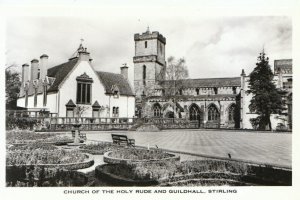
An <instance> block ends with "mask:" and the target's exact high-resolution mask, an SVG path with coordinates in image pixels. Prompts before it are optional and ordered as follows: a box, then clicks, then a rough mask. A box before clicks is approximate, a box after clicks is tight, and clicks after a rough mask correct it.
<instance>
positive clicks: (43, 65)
mask: <svg viewBox="0 0 300 200" xmlns="http://www.w3.org/2000/svg"><path fill="white" fill-rule="evenodd" d="M48 58H49V56H48V55H46V54H43V55H41V56H40V79H42V80H44V79H45V78H46V76H47V70H48Z"/></svg>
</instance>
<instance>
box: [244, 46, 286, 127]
mask: <svg viewBox="0 0 300 200" xmlns="http://www.w3.org/2000/svg"><path fill="white" fill-rule="evenodd" d="M273 77H274V75H273V73H272V70H271V68H270V65H269V58H268V57H266V54H265V53H264V51H263V52H262V53H260V54H259V56H258V62H257V63H256V67H255V68H254V70H253V71H252V72H251V73H250V79H249V90H247V93H248V94H252V95H253V97H252V99H251V101H250V105H249V109H250V112H253V113H256V114H258V117H256V118H252V119H251V122H252V123H254V126H257V128H258V129H259V130H266V128H268V129H269V130H271V129H272V124H271V120H270V116H271V114H281V113H282V111H283V110H285V101H284V98H283V96H284V91H281V90H279V89H277V88H276V86H275V84H274V83H273Z"/></svg>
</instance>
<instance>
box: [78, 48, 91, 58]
mask: <svg viewBox="0 0 300 200" xmlns="http://www.w3.org/2000/svg"><path fill="white" fill-rule="evenodd" d="M78 54H79V60H81V61H90V53H89V52H87V51H86V48H82V49H80V50H79V51H78Z"/></svg>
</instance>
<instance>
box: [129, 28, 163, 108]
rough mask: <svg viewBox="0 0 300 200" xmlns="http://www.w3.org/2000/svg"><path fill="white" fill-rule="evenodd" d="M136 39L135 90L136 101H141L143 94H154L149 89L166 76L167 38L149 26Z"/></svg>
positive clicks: (134, 61)
mask: <svg viewBox="0 0 300 200" xmlns="http://www.w3.org/2000/svg"><path fill="white" fill-rule="evenodd" d="M134 41H135V56H134V57H133V63H134V90H135V94H136V102H137V103H139V102H141V97H142V95H150V96H152V95H153V94H149V91H151V89H154V87H155V85H156V84H157V81H159V80H163V79H164V77H165V76H164V72H165V67H166V60H165V45H166V38H165V37H163V36H162V35H161V34H159V32H157V31H153V32H150V31H149V27H148V29H147V31H146V32H144V33H142V34H139V33H137V34H135V35H134Z"/></svg>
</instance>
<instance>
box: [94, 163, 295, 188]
mask: <svg viewBox="0 0 300 200" xmlns="http://www.w3.org/2000/svg"><path fill="white" fill-rule="evenodd" d="M96 175H97V176H100V177H102V178H103V177H104V178H107V179H108V180H110V181H111V182H112V183H114V184H115V185H119V183H118V182H120V181H121V182H122V184H123V185H124V184H125V185H127V186H131V185H138V184H139V182H140V181H148V182H149V181H150V182H151V181H152V182H151V183H154V182H157V184H159V185H160V186H207V185H235V186H236V185H240V186H242V185H291V184H292V172H291V170H290V169H282V168H273V167H271V166H264V165H249V164H247V163H241V162H235V161H220V160H197V161H186V162H182V163H178V162H170V161H166V160H162V161H160V162H142V163H131V164H128V163H127V164H124V163H121V164H107V165H103V166H99V167H97V168H96ZM128 180H129V181H128ZM120 184H121V183H120Z"/></svg>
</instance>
